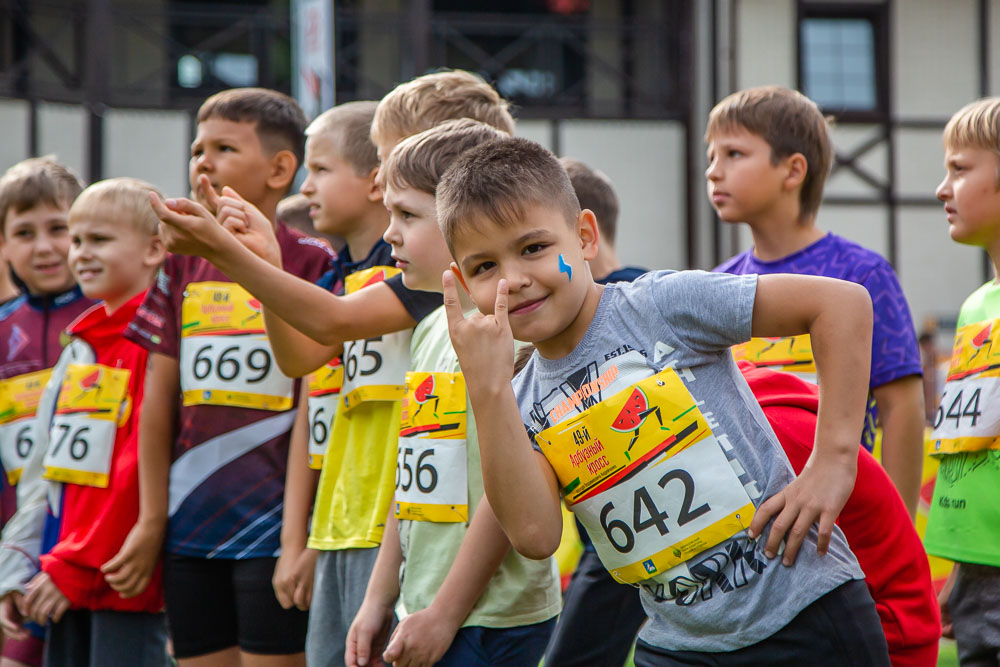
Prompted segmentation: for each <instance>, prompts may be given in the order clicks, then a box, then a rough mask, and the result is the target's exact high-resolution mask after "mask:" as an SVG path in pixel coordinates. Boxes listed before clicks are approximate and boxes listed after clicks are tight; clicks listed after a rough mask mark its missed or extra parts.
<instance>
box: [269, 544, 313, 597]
mask: <svg viewBox="0 0 1000 667" xmlns="http://www.w3.org/2000/svg"><path fill="white" fill-rule="evenodd" d="M317 555H319V552H318V551H316V550H315V549H302V550H301V551H295V550H294V549H284V548H282V550H281V555H280V556H278V562H277V563H276V564H275V566H274V576H273V577H272V578H271V585H272V586H274V595H275V597H277V598H278V604H280V605H281V606H282V607H284V608H285V609H291V608H292V607H293V606H295V607H298V608H299V609H301V610H302V611H308V610H309V605H310V604H311V603H312V591H313V574H314V573H315V571H316V556H317Z"/></svg>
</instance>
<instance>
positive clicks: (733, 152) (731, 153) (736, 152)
mask: <svg viewBox="0 0 1000 667" xmlns="http://www.w3.org/2000/svg"><path fill="white" fill-rule="evenodd" d="M727 155H728V156H729V157H739V156H741V155H743V151H739V150H736V149H735V148H732V149H730V150H729V151H728V153H727Z"/></svg>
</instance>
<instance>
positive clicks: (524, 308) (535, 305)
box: [510, 297, 548, 315]
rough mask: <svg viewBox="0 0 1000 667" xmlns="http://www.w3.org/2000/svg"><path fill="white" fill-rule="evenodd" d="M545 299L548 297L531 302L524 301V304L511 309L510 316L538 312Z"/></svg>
mask: <svg viewBox="0 0 1000 667" xmlns="http://www.w3.org/2000/svg"><path fill="white" fill-rule="evenodd" d="M547 298H548V297H542V298H540V299H534V300H532V301H526V302H524V303H522V304H520V305H518V306H517V308H511V310H510V314H511V315H526V314H528V313H531V312H534V311H536V310H538V309H539V308H540V307H541V305H542V304H543V303H545V299H547Z"/></svg>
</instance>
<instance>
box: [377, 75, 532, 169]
mask: <svg viewBox="0 0 1000 667" xmlns="http://www.w3.org/2000/svg"><path fill="white" fill-rule="evenodd" d="M508 107H509V105H508V103H507V101H506V100H505V99H503V98H502V97H500V95H499V93H497V91H496V90H494V89H493V86H491V85H490V84H488V83H486V81H484V80H483V79H482V78H481V77H479V76H477V75H475V74H473V73H471V72H466V71H464V70H449V71H444V72H434V73H432V74H425V75H423V76H418V77H417V78H415V79H413V80H412V81H407V82H406V83H401V84H399V85H398V86H396V87H395V88H393V89H392V90H391V91H390V92H389V93H388V94H387V95H386V96H385V97H383V98H382V101H381V102H379V103H378V109H376V110H375V120H374V121H373V122H372V132H371V136H372V142H374V143H375V144H376V145H378V144H379V143H381V142H382V141H384V140H386V139H389V138H391V137H398V138H401V139H402V138H406V137H409V136H411V135H414V134H417V133H418V132H423V131H424V130H429V129H431V128H432V127H434V126H435V125H437V124H438V123H440V122H442V121H446V120H453V119H455V118H471V119H473V120H478V121H480V122H483V123H486V124H487V125H492V126H493V127H495V128H497V129H498V130H502V131H503V132H506V133H507V134H513V133H514V118H513V117H512V116H511V115H510V110H509V108H508ZM385 157H387V156H385V155H383V156H382V158H383V159H384V158H385Z"/></svg>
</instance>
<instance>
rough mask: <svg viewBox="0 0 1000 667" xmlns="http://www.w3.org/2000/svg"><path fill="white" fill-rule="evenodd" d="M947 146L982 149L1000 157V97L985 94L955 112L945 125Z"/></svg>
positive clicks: (950, 147) (999, 179)
mask: <svg viewBox="0 0 1000 667" xmlns="http://www.w3.org/2000/svg"><path fill="white" fill-rule="evenodd" d="M944 145H945V147H946V148H948V149H951V150H956V149H961V148H981V149H983V150H987V151H991V152H992V153H993V154H994V155H996V156H997V158H998V159H1000V97H984V98H983V99H981V100H976V101H975V102H971V103H969V104H966V105H965V106H964V107H962V108H961V109H959V110H958V111H956V112H955V115H954V116H952V117H951V120H949V121H948V124H947V125H945V126H944ZM997 182H998V183H1000V167H998V171H997Z"/></svg>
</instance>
